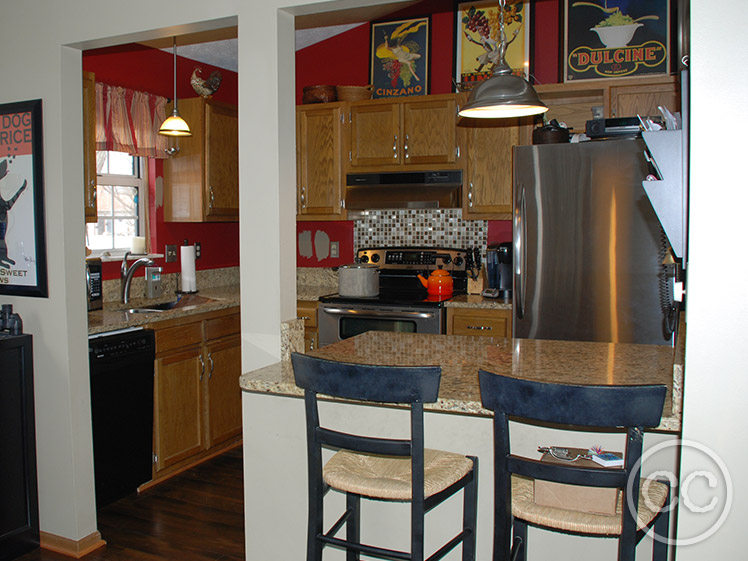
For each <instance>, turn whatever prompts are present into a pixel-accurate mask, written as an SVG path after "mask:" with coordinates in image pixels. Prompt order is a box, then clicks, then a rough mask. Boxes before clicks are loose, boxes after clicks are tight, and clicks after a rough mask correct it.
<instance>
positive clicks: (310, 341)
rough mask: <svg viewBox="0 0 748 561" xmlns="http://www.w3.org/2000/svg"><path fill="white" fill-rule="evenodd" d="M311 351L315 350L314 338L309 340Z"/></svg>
mask: <svg viewBox="0 0 748 561" xmlns="http://www.w3.org/2000/svg"><path fill="white" fill-rule="evenodd" d="M309 350H310V351H313V350H314V337H312V338H311V339H309Z"/></svg>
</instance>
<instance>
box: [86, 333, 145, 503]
mask: <svg viewBox="0 0 748 561" xmlns="http://www.w3.org/2000/svg"><path fill="white" fill-rule="evenodd" d="M88 359H89V366H90V372H91V424H92V428H93V454H94V479H95V483H96V505H97V506H98V507H102V506H104V505H107V504H109V503H111V502H113V501H116V500H117V499H120V498H122V497H124V496H125V495H128V494H130V493H133V492H134V491H135V490H136V489H137V488H138V486H139V485H141V484H142V483H145V482H146V481H149V480H150V479H151V477H152V473H151V470H152V466H153V361H154V359H155V343H154V336H153V331H148V330H145V329H129V330H121V331H112V332H109V333H102V334H100V335H91V336H90V337H89V339H88Z"/></svg>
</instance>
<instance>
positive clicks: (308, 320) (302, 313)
mask: <svg viewBox="0 0 748 561" xmlns="http://www.w3.org/2000/svg"><path fill="white" fill-rule="evenodd" d="M296 317H297V318H299V319H303V320H304V329H309V328H316V327H317V302H307V301H304V300H298V301H297V302H296Z"/></svg>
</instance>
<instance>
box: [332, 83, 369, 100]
mask: <svg viewBox="0 0 748 561" xmlns="http://www.w3.org/2000/svg"><path fill="white" fill-rule="evenodd" d="M337 90H338V99H339V100H340V101H361V100H362V99H371V94H372V86H370V85H369V86H338V87H337Z"/></svg>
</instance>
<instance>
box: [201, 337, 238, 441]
mask: <svg viewBox="0 0 748 561" xmlns="http://www.w3.org/2000/svg"><path fill="white" fill-rule="evenodd" d="M205 355H206V370H207V378H208V384H207V400H208V406H207V410H208V417H207V419H208V447H212V446H214V445H216V444H217V443H219V442H223V441H224V440H228V439H229V438H232V437H234V436H237V435H239V434H241V431H242V400H241V389H240V388H239V376H241V373H242V372H241V363H242V360H241V359H242V357H241V339H240V338H239V337H231V338H229V339H221V340H218V341H209V342H208V343H206V344H205Z"/></svg>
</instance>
